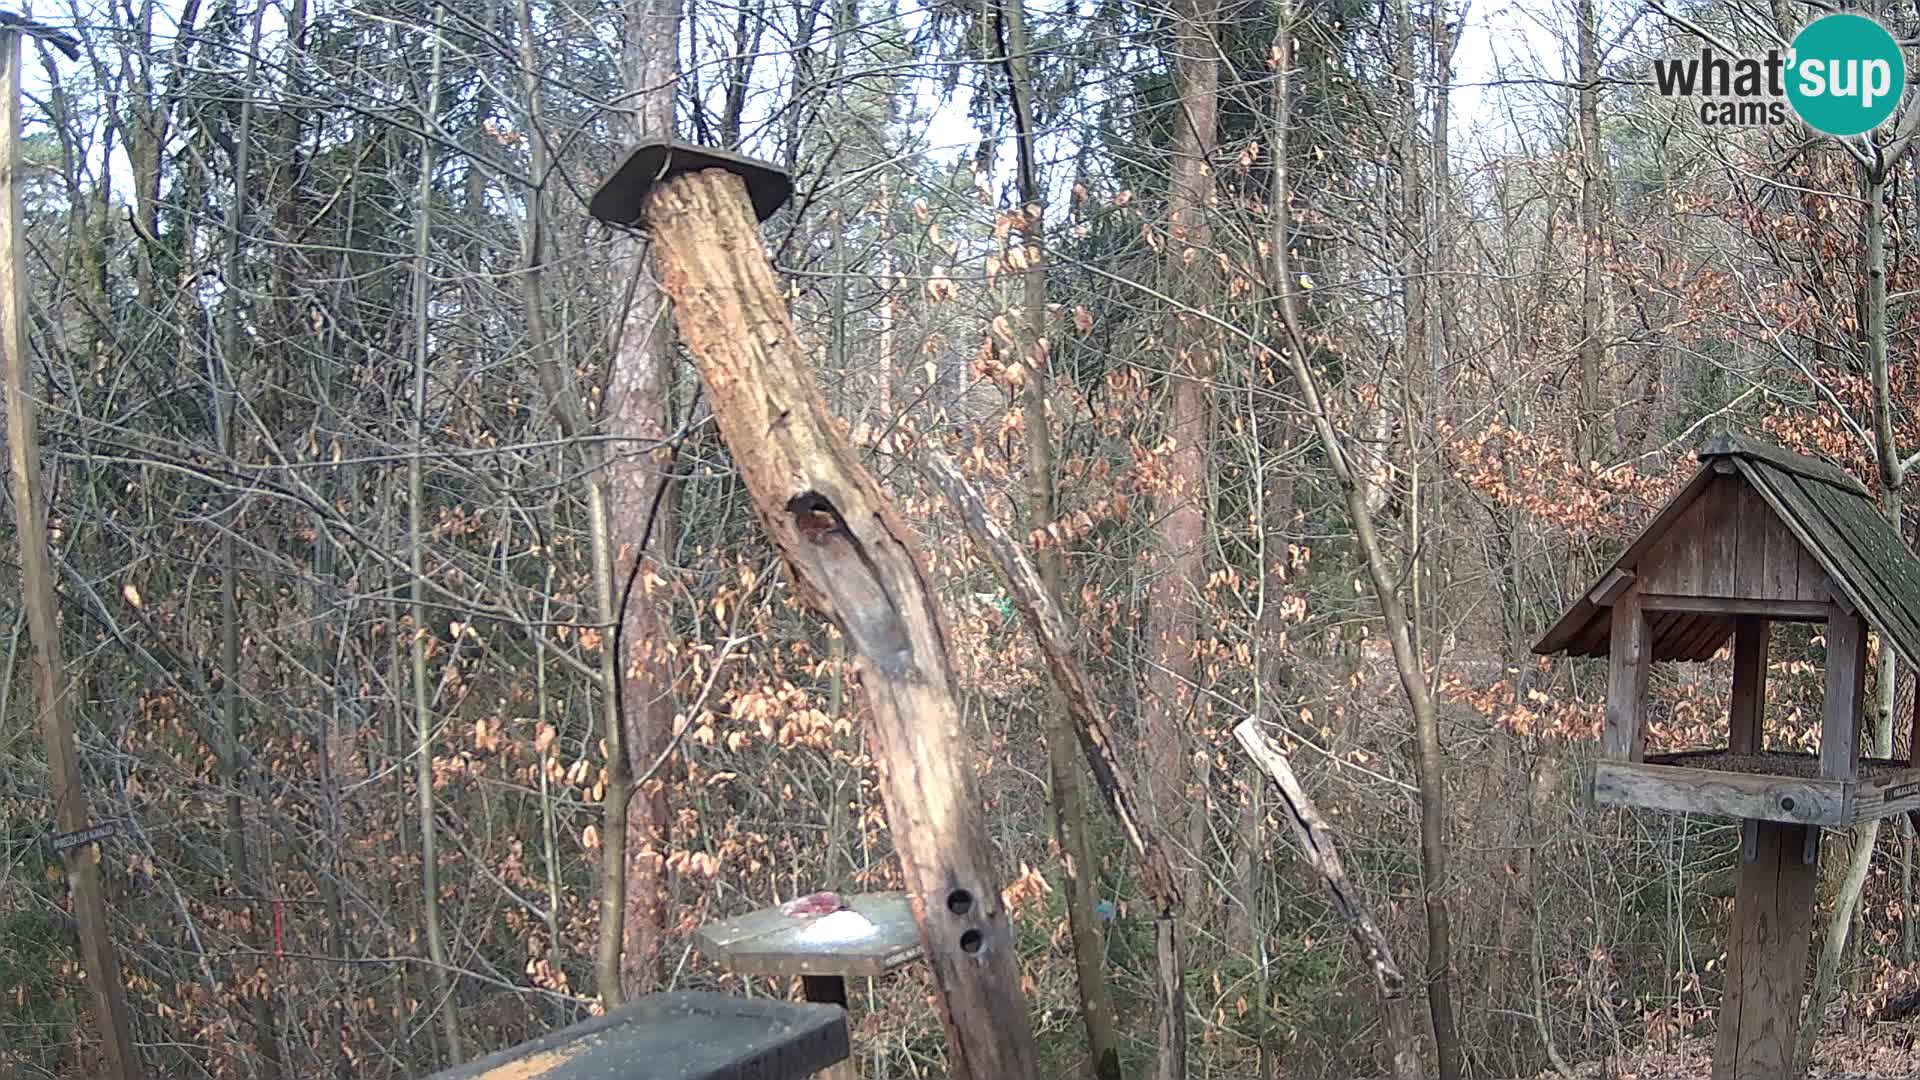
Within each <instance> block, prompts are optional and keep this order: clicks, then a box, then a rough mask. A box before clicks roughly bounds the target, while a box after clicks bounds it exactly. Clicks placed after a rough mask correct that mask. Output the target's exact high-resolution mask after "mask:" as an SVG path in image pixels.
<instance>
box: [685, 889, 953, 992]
mask: <svg viewBox="0 0 1920 1080" xmlns="http://www.w3.org/2000/svg"><path fill="white" fill-rule="evenodd" d="M846 901H847V906H848V907H850V908H852V909H853V910H854V911H856V912H858V913H859V914H860V915H861V916H863V917H864V918H866V919H867V920H868V921H869V922H870V923H872V932H871V933H868V934H865V935H862V936H859V937H847V936H844V935H823V934H821V933H819V931H818V927H817V924H818V923H819V922H820V920H821V919H823V918H827V916H824V915H814V916H808V917H805V918H799V919H796V918H793V917H791V916H788V915H783V914H781V912H780V909H779V908H777V907H772V908H762V909H761V910H759V911H755V912H751V913H749V914H746V915H742V916H740V917H738V918H734V919H728V920H726V921H725V922H718V923H712V924H710V925H707V926H703V927H701V928H700V929H699V931H697V932H696V933H695V934H694V941H695V943H696V944H698V945H699V947H700V952H701V953H702V954H703V955H705V956H706V957H707V958H708V959H710V960H712V961H713V962H714V963H716V964H718V965H720V966H721V967H722V968H724V969H726V970H728V971H731V972H733V973H735V974H737V975H841V976H846V975H885V974H886V973H887V972H889V971H892V970H894V969H895V968H897V967H900V966H901V965H903V964H908V963H911V962H912V961H914V960H918V959H919V958H920V955H921V950H920V931H919V929H918V928H917V927H916V926H915V925H914V922H913V908H912V905H911V904H910V903H909V902H908V900H907V894H906V893H904V892H878V893H857V894H854V895H852V896H848V897H846Z"/></svg>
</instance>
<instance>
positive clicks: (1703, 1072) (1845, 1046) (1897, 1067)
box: [1540, 1020, 1920, 1080]
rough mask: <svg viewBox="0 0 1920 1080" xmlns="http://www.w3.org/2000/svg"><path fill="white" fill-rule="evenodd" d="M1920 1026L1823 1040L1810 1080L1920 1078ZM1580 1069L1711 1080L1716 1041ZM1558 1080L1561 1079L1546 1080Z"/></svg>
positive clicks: (1624, 1078) (1629, 1079)
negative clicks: (1610, 1065)
mask: <svg viewBox="0 0 1920 1080" xmlns="http://www.w3.org/2000/svg"><path fill="white" fill-rule="evenodd" d="M1916 1044H1920V1022H1916V1021H1913V1020H1908V1021H1905V1022H1902V1023H1893V1024H1868V1025H1865V1026H1864V1027H1862V1028H1860V1029H1859V1030H1858V1031H1856V1032H1848V1033H1844V1034H1843V1033H1840V1032H1834V1033H1833V1034H1830V1035H1826V1036H1822V1037H1821V1039H1820V1041H1819V1042H1818V1043H1816V1044H1815V1045H1814V1051H1813V1059H1814V1060H1813V1069H1812V1070H1811V1072H1810V1075H1809V1080H1914V1078H1916V1077H1920V1045H1916ZM1611 1064H1612V1068H1611V1070H1609V1069H1608V1068H1607V1065H1606V1063H1601V1062H1587V1063H1585V1064H1582V1065H1578V1066H1575V1067H1574V1070H1573V1075H1574V1076H1575V1077H1576V1078H1578V1080H1600V1078H1612V1080H1708V1078H1709V1077H1710V1076H1711V1075H1712V1073H1713V1039H1712V1038H1697V1039H1687V1040H1685V1041H1682V1042H1676V1043H1675V1044H1674V1045H1673V1046H1672V1047H1671V1048H1649V1049H1647V1050H1643V1051H1640V1052H1639V1053H1635V1054H1629V1055H1628V1056H1626V1057H1624V1058H1622V1059H1620V1060H1618V1061H1615V1062H1612V1063H1611ZM1540 1076H1541V1078H1542V1080H1557V1078H1556V1074H1554V1073H1552V1072H1545V1073H1541V1074H1540Z"/></svg>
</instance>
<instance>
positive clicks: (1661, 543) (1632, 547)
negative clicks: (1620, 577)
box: [1614, 465, 1715, 578]
mask: <svg viewBox="0 0 1920 1080" xmlns="http://www.w3.org/2000/svg"><path fill="white" fill-rule="evenodd" d="M1714 479H1715V474H1714V471H1713V467H1712V466H1710V465H1703V466H1701V468H1700V471H1699V472H1696V473H1694V474H1693V478H1692V479H1690V480H1688V481H1687V483H1686V486H1685V487H1682V488H1681V489H1680V490H1679V491H1676V492H1674V494H1673V498H1671V499H1668V500H1667V502H1666V505H1665V506H1662V507H1661V508H1660V512H1659V513H1657V514H1655V515H1654V516H1653V520H1651V521H1649V522H1647V527H1646V528H1644V529H1642V530H1640V535H1639V536H1637V537H1635V538H1634V540H1633V543H1631V544H1629V545H1627V550H1626V551H1624V552H1622V553H1621V554H1620V558H1619V559H1617V560H1615V561H1614V565H1615V566H1624V567H1627V568H1628V569H1631V570H1633V571H1635V572H1636V573H1639V574H1640V575H1641V576H1642V577H1643V578H1644V577H1645V568H1646V567H1648V566H1650V565H1652V563H1653V561H1654V560H1653V559H1652V558H1651V556H1653V555H1654V554H1655V553H1656V552H1658V551H1659V550H1660V549H1661V548H1663V547H1665V546H1666V545H1667V544H1668V542H1669V538H1668V533H1669V532H1670V531H1671V530H1672V529H1673V528H1674V527H1675V525H1677V524H1678V522H1679V521H1680V519H1681V517H1682V515H1684V514H1686V512H1687V511H1688V510H1690V509H1692V508H1693V506H1694V505H1695V503H1696V501H1697V500H1698V499H1699V497H1700V494H1701V493H1702V492H1704V491H1705V490H1706V489H1707V485H1708V484H1711V483H1713V481H1714Z"/></svg>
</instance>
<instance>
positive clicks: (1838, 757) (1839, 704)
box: [1820, 607, 1867, 780]
mask: <svg viewBox="0 0 1920 1080" xmlns="http://www.w3.org/2000/svg"><path fill="white" fill-rule="evenodd" d="M1826 638H1827V663H1826V672H1827V690H1826V702H1825V704H1824V705H1823V707H1822V711H1821V716H1820V774H1821V775H1822V776H1826V777H1828V778H1830V779H1834V780H1852V779H1854V778H1855V777H1856V776H1858V775H1859V767H1860V726H1861V722H1862V720H1863V719H1864V717H1865V713H1864V711H1863V706H1864V705H1865V700H1866V686H1867V621H1866V620H1865V619H1864V618H1861V617H1860V616H1859V615H1846V614H1842V613H1841V612H1840V610H1839V609H1838V608H1837V607H1836V608H1835V609H1834V611H1833V614H1831V615H1829V616H1828V617H1827V633H1826Z"/></svg>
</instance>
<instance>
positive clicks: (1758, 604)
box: [1640, 593, 1827, 622]
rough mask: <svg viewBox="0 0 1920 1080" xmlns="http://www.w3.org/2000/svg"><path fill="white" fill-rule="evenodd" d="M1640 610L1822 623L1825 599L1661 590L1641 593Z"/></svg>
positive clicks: (1824, 616)
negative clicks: (1704, 594) (1722, 594)
mask: <svg viewBox="0 0 1920 1080" xmlns="http://www.w3.org/2000/svg"><path fill="white" fill-rule="evenodd" d="M1640 608H1641V610H1643V611H1687V612H1694V613H1697V614H1710V615H1761V616H1765V617H1766V618H1769V619H1780V620H1782V621H1795V622H1822V621H1824V620H1825V619H1826V617H1827V602H1826V601H1824V600H1822V601H1820V602H1818V603H1815V602H1814V601H1811V600H1773V599H1768V598H1765V597H1754V598H1748V597H1736V596H1672V595H1668V594H1665V593H1641V594H1640Z"/></svg>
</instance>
